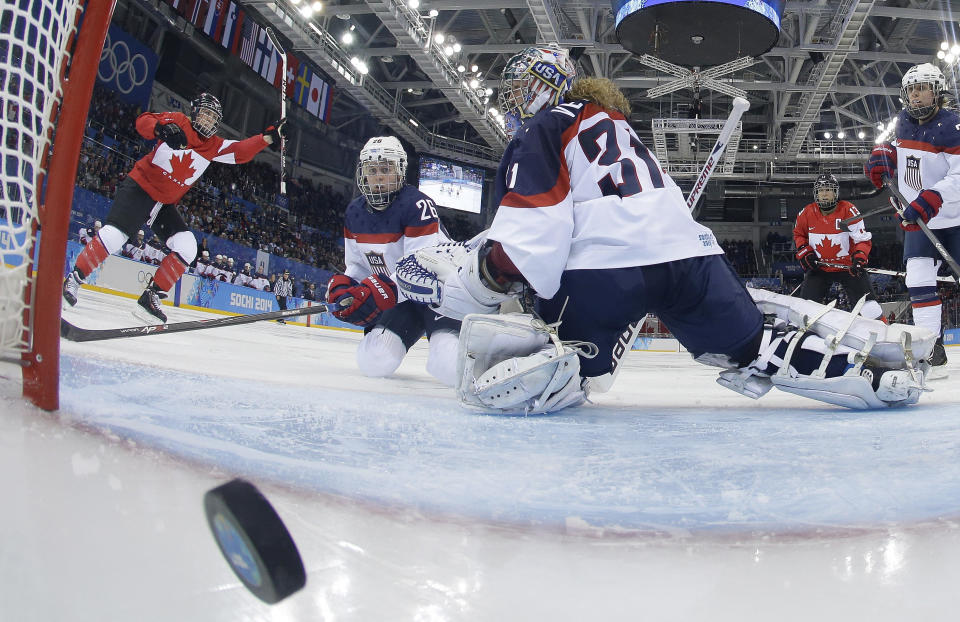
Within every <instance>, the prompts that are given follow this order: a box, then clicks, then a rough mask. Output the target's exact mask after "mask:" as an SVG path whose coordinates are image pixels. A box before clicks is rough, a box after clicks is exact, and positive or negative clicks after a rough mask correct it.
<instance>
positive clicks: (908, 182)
mask: <svg viewBox="0 0 960 622" xmlns="http://www.w3.org/2000/svg"><path fill="white" fill-rule="evenodd" d="M893 145H894V146H895V147H896V148H897V187H898V188H899V190H900V192H901V193H902V194H903V196H904V198H905V199H906V200H907V201H913V200H914V199H916V198H917V195H918V194H920V191H921V190H936V191H937V192H939V193H940V196H941V197H943V205H942V206H941V207H940V212H939V213H938V214H937V215H936V216H934V217H933V218H931V219H930V222H928V223H927V224H928V225H929V227H930V228H931V229H945V228H947V227H956V226H960V115H958V114H957V113H956V112H954V111H953V110H944V109H941V110H940V111H939V112H938V113H937V114H936V115H934V117H933V118H932V119H930V120H929V121H926V122H924V123H920V122H918V121H917V120H916V119H914V118H913V117H911V116H910V115H909V114H907V112H906V111H905V110H904V111H901V112H900V115H899V117H897V139H896V140H895V141H893Z"/></svg>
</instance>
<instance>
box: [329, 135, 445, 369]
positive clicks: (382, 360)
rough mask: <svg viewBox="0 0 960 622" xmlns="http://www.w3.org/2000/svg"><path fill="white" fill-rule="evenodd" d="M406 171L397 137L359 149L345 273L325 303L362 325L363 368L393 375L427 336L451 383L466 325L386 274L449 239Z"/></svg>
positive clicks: (346, 227) (347, 220)
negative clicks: (401, 290) (409, 294)
mask: <svg viewBox="0 0 960 622" xmlns="http://www.w3.org/2000/svg"><path fill="white" fill-rule="evenodd" d="M406 172H407V154H406V152H405V151H404V149H403V146H402V145H401V144H400V141H399V140H397V139H396V138H394V137H393V136H377V137H374V138H371V139H370V140H368V141H367V143H366V144H365V145H364V147H363V149H362V150H361V151H360V160H359V162H358V163H357V172H356V181H357V187H358V188H359V189H360V194H361V196H359V197H357V198H356V199H354V200H353V201H351V202H350V204H349V205H347V209H346V213H345V215H344V223H343V231H344V244H343V246H344V263H345V264H346V270H345V274H338V275H335V276H334V277H333V278H332V279H330V282H329V283H328V285H327V303H329V304H331V305H334V306H335V307H336V308H337V310H336V311H334V312H333V314H334V315H335V316H336V317H338V318H339V319H341V320H344V321H346V322H350V323H351V324H356V325H357V326H362V327H363V329H364V336H363V339H362V340H361V341H360V345H359V347H358V348H357V367H358V368H359V369H360V371H361V373H363V374H364V375H366V376H371V377H375V378H379V377H384V376H389V375H391V374H392V373H393V372H394V371H396V369H397V367H399V366H400V363H401V362H402V361H403V358H404V357H405V356H406V354H407V351H408V350H409V349H410V348H411V347H412V346H413V344H414V343H416V342H417V341H418V340H419V339H420V338H421V337H423V336H424V335H426V336H427V339H428V342H429V346H428V347H429V351H428V354H427V371H428V372H429V373H430V374H431V375H433V376H434V377H435V378H437V379H438V380H439V381H440V382H443V383H444V384H446V385H448V386H453V385H454V384H455V383H456V378H455V375H454V374H455V370H456V367H457V364H456V355H457V331H458V330H459V328H460V322H458V321H456V320H452V319H449V318H446V317H442V316H439V315H437V314H436V313H434V312H433V311H432V310H431V309H430V308H429V307H427V306H426V305H423V304H420V303H418V302H414V301H411V300H406V299H405V298H404V297H403V295H402V294H400V295H398V293H397V288H396V285H394V283H393V281H392V280H391V279H390V277H389V276H387V275H389V274H392V273H393V271H394V270H395V269H396V264H397V260H398V259H399V258H400V257H402V256H403V255H405V254H407V253H410V252H413V251H415V250H417V249H420V248H425V247H429V246H432V245H435V244H437V243H440V242H445V241H447V240H448V238H447V236H446V235H444V234H443V231H442V229H441V228H440V221H439V218H438V217H437V210H436V207H435V206H434V203H433V200H432V199H431V198H430V197H428V196H427V195H425V194H423V193H422V192H420V191H419V190H417V189H416V188H414V187H412V186H408V185H406V184H405V183H404V180H405V177H406Z"/></svg>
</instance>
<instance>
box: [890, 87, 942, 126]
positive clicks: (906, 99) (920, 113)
mask: <svg viewBox="0 0 960 622" xmlns="http://www.w3.org/2000/svg"><path fill="white" fill-rule="evenodd" d="M913 84H927V85H929V86H930V91H931V92H932V93H933V103H932V104H931V105H929V106H913V105H911V104H910V96H909V95H908V94H907V86H913ZM913 84H908V85H907V86H903V87H900V99H901V100H903V109H904V110H906V111H907V114H908V115H910V116H911V117H913V118H914V119H916V120H918V121H922V120H924V119H926V118H927V117H929V116H930V115H931V114H933V111H934V110H936V109H937V107H938V106H939V105H940V92H939V91H937V85H936V84H935V83H933V82H914V83H913Z"/></svg>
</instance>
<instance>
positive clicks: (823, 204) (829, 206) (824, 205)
mask: <svg viewBox="0 0 960 622" xmlns="http://www.w3.org/2000/svg"><path fill="white" fill-rule="evenodd" d="M821 190H830V191H832V192H833V201H832V202H830V201H824V200H821V199H820V191H821ZM813 201H814V203H816V204H817V207H819V208H820V209H821V210H823V211H824V212H831V211H833V210H834V209H835V208H836V207H837V203H839V201H840V187H839V186H834V185H833V184H823V185H821V186H816V187H815V188H814V189H813Z"/></svg>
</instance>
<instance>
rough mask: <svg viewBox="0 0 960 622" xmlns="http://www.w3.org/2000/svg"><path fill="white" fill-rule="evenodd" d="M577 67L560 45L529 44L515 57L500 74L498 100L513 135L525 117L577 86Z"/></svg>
mask: <svg viewBox="0 0 960 622" xmlns="http://www.w3.org/2000/svg"><path fill="white" fill-rule="evenodd" d="M576 77H577V69H576V67H575V66H574V64H573V61H572V60H570V55H569V54H568V53H567V50H565V49H563V48H561V47H559V46H557V45H550V44H548V45H542V46H534V47H529V48H527V49H525V50H523V51H522V52H520V53H519V54H516V55H515V56H513V57H511V58H510V60H508V61H507V64H506V66H505V67H504V68H503V74H502V75H501V76H500V92H499V93H498V95H497V102H498V103H499V105H500V111H501V112H502V113H503V116H504V119H505V120H506V131H507V135H508V136H511V137H512V136H513V135H514V134H515V133H516V131H517V130H518V129H520V126H521V125H523V122H524V120H525V119H529V118H530V117H532V116H533V115H535V114H537V113H538V112H539V111H540V110H542V109H543V108H544V107H545V106H556V105H557V104H560V103H561V102H563V96H564V95H565V94H566V92H567V91H569V90H570V87H571V86H572V85H573V81H574V79H575V78H576Z"/></svg>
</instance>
